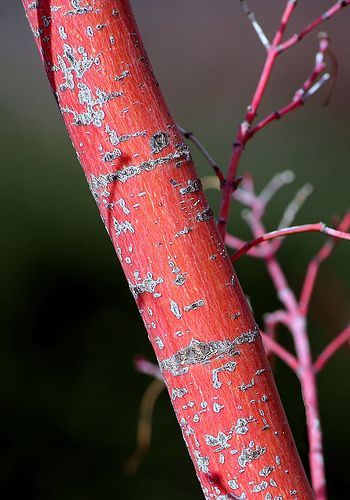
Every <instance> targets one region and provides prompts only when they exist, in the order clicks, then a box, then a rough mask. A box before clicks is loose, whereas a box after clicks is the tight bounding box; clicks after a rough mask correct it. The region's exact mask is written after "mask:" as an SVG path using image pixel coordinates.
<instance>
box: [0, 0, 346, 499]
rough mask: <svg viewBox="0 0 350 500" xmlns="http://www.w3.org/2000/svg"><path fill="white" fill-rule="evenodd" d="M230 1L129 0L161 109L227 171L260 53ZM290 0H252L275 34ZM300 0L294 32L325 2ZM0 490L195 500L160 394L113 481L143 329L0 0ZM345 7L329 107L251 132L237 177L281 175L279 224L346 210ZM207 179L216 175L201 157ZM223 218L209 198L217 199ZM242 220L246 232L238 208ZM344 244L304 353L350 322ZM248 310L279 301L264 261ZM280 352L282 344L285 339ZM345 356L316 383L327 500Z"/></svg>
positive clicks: (340, 445) (287, 250)
mask: <svg viewBox="0 0 350 500" xmlns="http://www.w3.org/2000/svg"><path fill="white" fill-rule="evenodd" d="M238 3H239V2H238V1H236V0H220V1H217V0H191V1H188V0H187V1H185V0H176V1H170V0H162V1H161V0H158V1H157V0H147V1H145V0H144V1H142V0H135V1H133V5H134V7H135V13H136V16H137V19H138V21H139V25H140V28H141V31H142V33H143V35H144V40H145V44H146V47H147V49H148V51H149V55H150V57H151V61H152V63H153V65H154V69H155V71H156V74H157V76H158V78H159V81H160V83H161V86H162V88H163V91H164V93H165V96H166V98H167V99H168V103H169V106H170V109H171V111H172V113H173V115H174V117H175V118H176V120H177V121H178V122H179V123H180V124H181V125H182V126H184V127H186V128H188V129H192V130H194V131H196V133H197V134H198V135H199V137H200V138H201V139H202V140H203V141H204V143H205V144H206V145H207V147H208V148H209V150H210V151H211V153H212V154H213V155H214V156H215V157H216V159H217V161H218V162H220V163H221V164H222V165H224V166H225V165H226V164H227V161H228V158H229V154H230V144H231V142H232V140H233V137H234V133H235V130H236V126H237V124H238V122H239V120H240V119H241V118H242V116H243V112H244V109H245V106H246V105H247V104H248V102H249V98H250V96H251V94H252V91H253V89H254V86H255V83H256V80H257V77H258V74H259V71H260V69H261V66H262V63H263V58H264V51H263V49H262V47H261V46H260V45H259V43H258V41H257V39H256V36H255V34H254V32H253V31H252V29H251V27H250V25H249V24H248V22H247V20H246V18H245V17H244V16H243V14H242V13H241V10H240V8H239V5H238ZM284 3H285V2H284V1H283V0H278V1H277V0H263V1H261V0H260V1H259V0H252V1H251V7H252V8H253V9H254V10H255V11H256V14H257V15H258V17H259V19H260V20H261V22H262V23H263V24H264V25H265V27H266V31H267V32H268V33H269V34H271V33H272V30H273V28H274V27H275V26H276V22H277V20H278V17H279V15H280V13H281V10H282V8H283V6H284ZM331 3H332V2H331V0H327V1H326V0H312V1H311V0H309V1H308V2H300V7H298V10H297V13H296V15H295V16H294V17H293V22H292V23H291V27H290V30H289V33H292V32H293V31H294V30H296V29H297V28H298V27H301V26H303V25H304V24H305V23H306V21H308V20H310V19H312V18H313V17H314V16H315V15H316V14H317V13H319V12H320V11H322V9H325V8H326V7H327V6H329V5H330V4H331ZM0 16H1V17H0V37H1V43H0V57H1V62H0V67H1V79H0V88H1V92H0V100H1V103H0V109H1V116H2V117H3V118H2V120H1V124H0V134H1V150H2V161H1V164H2V166H1V184H2V189H1V197H0V200H1V213H2V222H1V225H2V238H1V245H0V252H1V276H2V278H1V285H2V286H1V289H0V294H1V305H2V311H1V316H0V318H1V344H2V345H1V351H0V356H1V358H0V367H1V368H0V369H1V374H0V394H1V455H0V456H1V465H0V474H1V489H2V494H1V498H3V499H6V500H7V499H13V498H19V497H23V498H26V500H31V499H33V500H34V499H35V500H44V499H45V500H79V499H84V500H90V499H91V500H95V499H97V498H98V499H101V500H102V499H116V498H118V499H119V498H120V499H127V500H129V499H130V500H134V499H138V498H143V499H146V498H152V499H153V500H156V499H164V498H166V499H168V500H172V499H174V500H175V499H179V498H183V499H200V498H202V495H201V492H200V489H199V486H198V484H197V481H196V478H195V476H194V473H193V469H192V465H191V463H190V460H189V458H188V456H187V452H186V449H185V447H184V445H183V441H182V438H181V435H180V431H179V429H178V427H177V424H176V421H175V417H174V415H173V413H172V410H171V407H170V404H169V402H168V398H167V395H166V394H165V393H163V394H162V395H161V397H160V399H159V401H158V403H157V406H156V412H155V417H154V439H153V444H152V448H151V450H150V452H149V453H148V455H147V457H146V459H145V461H144V463H143V464H142V466H141V467H140V469H139V471H138V473H137V474H136V475H135V476H132V477H130V476H127V475H126V474H125V473H124V472H123V467H124V463H125V461H126V459H127V457H128V456H129V455H130V454H131V453H132V451H133V449H134V445H135V436H136V425H137V418H138V405H139V402H140V399H141V397H142V394H143V392H144V390H145V388H146V387H147V385H148V384H149V382H150V380H149V379H148V378H147V377H146V376H143V375H140V374H137V373H135V371H134V369H133V365H132V358H133V356H134V355H135V354H137V353H142V354H144V355H145V356H147V357H149V358H150V359H153V355H152V353H151V349H150V346H149V344H148V340H147V335H146V332H145V331H144V329H143V326H142V324H141V320H140V319H139V317H138V312H137V309H136V307H135V305H134V302H133V300H132V297H131V294H130V293H129V290H128V287H127V285H126V283H125V281H124V278H123V275H122V272H121V269H120V266H119V264H118V262H117V259H116V257H115V255H114V253H113V249H112V246H111V244H110V243H109V241H108V237H107V234H106V233H105V231H104V229H103V226H102V224H101V222H100V220H99V216H98V213H97V210H96V207H95V204H94V202H93V199H92V197H91V196H90V194H89V191H88V188H87V184H86V182H85V179H84V176H83V174H82V171H81V169H80V166H79V164H78V162H77V159H76V157H75V154H74V151H73V150H72V147H71V144H70V141H69V139H68V136H67V134H66V132H65V130H64V127H63V123H62V121H61V119H60V116H59V113H58V110H57V108H56V105H55V102H54V100H53V98H52V96H51V93H50V91H49V87H48V85H47V82H46V77H45V75H44V72H43V69H42V67H41V63H40V61H39V57H38V54H37V53H36V49H35V46H34V42H33V40H32V34H31V32H30V30H29V28H28V26H27V22H26V19H25V17H24V15H23V12H22V7H21V2H20V1H19V0H16V1H14V0H1V14H0ZM349 26H350V8H349V9H348V10H344V11H343V12H342V13H341V14H340V15H338V16H337V17H336V18H335V19H333V20H332V21H331V22H330V23H328V25H327V26H326V28H327V30H328V32H329V34H330V36H331V38H332V42H333V43H332V46H333V50H334V52H335V53H336V55H337V58H338V62H339V75H338V81H337V85H336V89H335V93H334V95H333V98H332V101H331V105H330V106H329V107H328V108H324V107H323V106H322V100H323V99H324V97H325V95H326V91H325V90H324V91H322V92H321V93H320V94H319V95H316V96H315V97H314V98H313V99H312V100H310V101H309V102H308V103H307V105H306V106H305V107H304V108H303V109H301V110H298V111H297V112H295V113H294V114H293V115H291V116H289V117H288V119H286V120H283V121H281V122H279V123H277V124H274V125H272V126H271V127H270V128H269V129H268V130H266V131H264V132H262V133H261V135H259V136H258V137H257V138H256V139H254V141H253V142H252V143H251V144H250V145H249V147H248V148H247V152H246V154H245V155H244V160H243V162H242V165H241V172H244V171H247V170H249V171H250V172H252V173H253V174H254V176H255V179H256V181H257V185H258V187H259V189H261V188H262V187H263V186H264V185H265V184H266V182H267V181H268V180H269V179H270V178H271V176H272V175H273V173H275V172H278V171H281V170H284V169H292V170H293V171H294V172H295V173H296V175H297V181H296V184H295V185H294V186H291V187H288V188H285V189H284V190H283V191H282V192H281V193H280V194H279V195H278V196H277V197H276V199H275V201H274V202H273V203H272V204H271V209H270V212H269V214H268V217H267V226H268V228H269V229H273V228H274V227H275V225H276V224H277V223H278V221H279V218H280V215H281V211H282V210H283V207H284V206H285V205H286V204H287V202H288V201H289V200H290V199H291V198H292V196H293V194H294V192H295V189H296V188H297V187H300V186H301V185H302V184H303V183H305V182H311V183H312V184H313V185H314V188H315V191H314V194H313V196H312V197H311V199H310V200H309V201H308V202H307V204H306V205H305V207H304V208H303V209H302V211H301V213H300V214H299V215H298V218H297V222H298V223H303V222H311V221H315V222H316V221H318V220H323V221H325V222H328V223H332V216H333V215H334V214H343V213H344V211H345V210H346V209H347V208H348V199H349V198H348V192H349V180H350V174H349V151H350V99H349V90H350V30H349ZM316 46H317V42H316V34H315V35H311V36H310V37H309V38H308V39H307V40H305V42H303V44H301V45H300V46H298V47H295V48H293V49H292V50H291V51H290V52H288V53H287V54H286V55H285V56H283V58H281V60H279V61H278V64H277V67H276V71H275V73H274V76H273V78H272V82H271V86H270V87H269V90H268V93H267V96H266V99H265V100H264V103H263V105H262V109H261V115H264V114H265V113H266V112H268V111H271V110H274V109H276V108H277V107H279V106H281V105H283V104H284V103H286V102H287V101H288V100H290V98H291V97H292V95H293V93H294V91H295V89H296V88H297V87H298V86H299V85H300V84H301V83H302V82H303V81H304V79H305V77H306V76H307V75H308V74H309V72H310V69H311V67H312V64H313V58H314V53H315V48H316ZM195 157H196V158H197V159H198V161H197V166H198V169H199V171H200V174H201V175H206V174H209V173H210V170H209V168H208V167H207V165H206V164H205V163H204V161H203V160H202V159H201V158H199V157H198V156H197V154H196V153H195ZM210 199H211V202H212V203H213V205H214V208H216V209H217V202H218V198H217V197H216V196H215V195H213V194H210ZM234 208H235V213H234V215H233V219H234V222H235V224H234V225H235V228H237V227H238V229H237V230H238V233H239V234H240V235H241V236H243V237H248V233H247V231H246V229H245V228H244V223H243V222H241V219H240V216H239V214H240V208H239V207H237V206H236V207H234ZM323 241H324V240H323V237H322V236H321V235H317V234H316V235H302V236H295V237H292V238H291V239H289V240H288V241H286V242H285V244H284V247H283V250H282V252H281V260H282V262H283V264H284V266H285V269H286V272H287V275H288V277H289V278H290V282H291V285H292V286H293V288H294V289H296V290H299V289H300V285H301V282H302V278H303V274H304V271H305V266H306V264H307V262H308V260H309V259H310V257H311V256H312V255H313V254H314V252H315V251H316V250H317V249H318V248H319V246H320V245H321V244H322V242H323ZM348 257H349V251H348V246H347V244H346V243H342V244H340V245H339V246H338V247H337V249H336V251H335V252H334V255H333V257H332V259H331V260H330V261H329V262H327V264H325V265H324V267H323V268H322V273H321V275H320V276H319V280H318V282H317V288H316V293H315V295H314V299H313V301H312V308H311V315H310V323H309V326H310V336H311V342H312V345H313V351H314V353H315V354H317V353H319V352H320V350H321V348H322V346H324V345H325V344H326V343H327V342H329V340H330V339H331V338H332V337H333V336H334V335H335V334H336V333H337V332H338V331H340V330H341V329H342V328H343V327H344V326H345V325H346V323H347V322H348V320H349V315H348V312H347V306H348V299H349V291H350V287H349V278H350V271H349V266H348V262H349V258H348ZM237 269H238V273H239V276H240V279H241V281H242V284H243V286H244V289H245V291H246V293H247V294H248V295H249V297H250V300H251V302H252V305H253V307H254V310H255V314H256V317H257V319H258V320H259V321H261V318H262V314H263V313H264V312H267V311H271V310H273V309H274V308H276V307H279V304H278V301H277V299H276V296H275V294H274V291H273V288H272V286H271V283H270V280H269V278H268V276H267V274H266V272H265V269H264V267H263V265H262V264H261V263H260V262H255V261H253V260H252V259H250V258H244V259H242V261H241V262H240V263H239V264H238V265H237ZM281 337H282V338H283V342H284V344H285V345H286V346H288V347H289V348H291V347H292V346H291V342H290V339H289V337H288V335H287V334H286V332H282V333H281ZM348 361H349V353H348V351H347V350H346V349H343V350H342V351H341V352H339V353H338V354H337V355H336V357H335V358H334V359H333V360H332V361H331V362H330V363H329V365H328V366H327V367H326V369H325V370H324V372H323V373H322V374H321V376H320V379H319V389H320V402H321V416H322V424H323V428H324V433H325V459H326V466H327V471H328V480H329V491H330V498H331V499H342V498H344V499H345V498H348V497H347V494H346V491H349V490H348V488H349V472H348V468H349V463H347V461H348V456H349V451H348V450H349V445H350V439H349V433H348V419H349V397H348V395H347V393H348V383H347V377H348ZM276 376H277V383H278V386H279V389H280V392H281V396H282V399H283V402H284V404H285V408H286V411H287V414H288V417H289V419H290V423H291V426H292V429H293V432H294V435H295V438H296V440H297V444H298V447H299V450H300V453H301V455H302V458H303V461H304V463H306V462H307V445H306V429H305V421H304V411H303V406H302V402H301V398H300V393H299V386H298V382H297V381H296V380H295V378H294V376H293V375H292V374H291V373H290V372H289V371H288V370H287V369H286V368H285V367H283V366H282V365H281V364H280V363H278V362H277V364H276Z"/></svg>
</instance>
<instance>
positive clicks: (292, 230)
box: [231, 222, 350, 262]
mask: <svg viewBox="0 0 350 500" xmlns="http://www.w3.org/2000/svg"><path fill="white" fill-rule="evenodd" d="M313 231H315V232H319V233H324V234H326V235H328V236H331V237H332V238H336V239H343V240H349V241H350V233H345V232H343V231H338V230H337V229H332V228H329V227H328V226H326V225H325V224H324V223H323V222H318V223H316V224H303V225H302V226H292V227H287V228H284V229H279V230H277V231H271V232H270V233H266V234H264V235H262V236H259V237H258V238H256V239H255V240H252V241H250V242H248V243H246V244H245V245H244V246H243V247H242V248H240V249H239V250H238V251H237V252H236V253H234V254H233V255H232V256H231V261H232V262H236V261H237V260H238V259H239V258H240V257H242V255H245V254H246V253H247V252H249V250H250V249H251V248H253V247H255V246H256V245H260V244H261V243H263V242H265V241H269V240H273V239H274V238H282V237H284V236H288V235H291V234H299V233H307V232H313Z"/></svg>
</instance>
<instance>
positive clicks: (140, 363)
mask: <svg viewBox="0 0 350 500" xmlns="http://www.w3.org/2000/svg"><path fill="white" fill-rule="evenodd" d="M134 366H135V369H136V370H137V371H138V372H140V373H144V374H146V375H150V376H151V377H153V378H156V379H158V380H164V378H163V375H162V373H161V371H160V369H159V367H158V366H157V365H156V364H154V363H151V362H150V361H148V360H147V359H146V358H144V357H143V356H140V355H139V356H135V358H134Z"/></svg>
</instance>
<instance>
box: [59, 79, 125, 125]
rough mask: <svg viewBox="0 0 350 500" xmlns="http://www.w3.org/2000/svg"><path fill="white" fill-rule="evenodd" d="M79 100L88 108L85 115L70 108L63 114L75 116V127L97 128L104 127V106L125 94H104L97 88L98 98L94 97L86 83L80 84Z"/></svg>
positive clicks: (64, 110) (66, 108)
mask: <svg viewBox="0 0 350 500" xmlns="http://www.w3.org/2000/svg"><path fill="white" fill-rule="evenodd" d="M78 88H79V92H78V100H79V103H80V104H84V105H85V106H86V111H85V112H83V113H78V112H77V111H75V110H73V109H70V108H68V107H65V108H61V112H62V113H71V114H72V115H73V116H74V122H73V124H74V125H77V126H86V125H91V124H92V125H95V127H102V123H103V120H104V118H105V112H104V111H103V106H104V105H105V104H106V103H107V102H108V101H110V100H112V99H115V98H116V97H120V96H122V95H123V92H122V91H120V92H110V93H108V92H104V91H103V90H101V89H99V88H97V89H96V91H95V93H96V97H93V95H92V91H91V89H89V87H88V86H87V85H85V83H78Z"/></svg>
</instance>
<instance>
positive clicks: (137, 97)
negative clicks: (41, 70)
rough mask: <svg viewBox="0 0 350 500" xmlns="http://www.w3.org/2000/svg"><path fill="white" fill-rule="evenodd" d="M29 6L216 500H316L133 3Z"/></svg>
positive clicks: (73, 1)
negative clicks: (132, 10)
mask: <svg viewBox="0 0 350 500" xmlns="http://www.w3.org/2000/svg"><path fill="white" fill-rule="evenodd" d="M23 4H24V7H25V10H26V14H27V17H28V20H29V24H30V26H31V28H32V31H33V33H34V37H35V40H36V43H37V45H38V47H39V50H40V53H41V57H42V59H43V62H44V65H45V69H46V72H47V75H48V78H49V81H50V84H51V87H52V90H53V92H54V95H55V97H56V100H57V102H58V105H59V107H60V110H61V112H62V115H63V118H64V121H65V124H66V127H67V130H68V132H69V134H70V136H71V139H72V142H73V145H74V148H75V149H76V151H77V154H78V158H79V161H80V163H81V165H82V167H83V169H84V172H85V175H86V178H87V181H88V183H89V186H90V189H91V192H92V194H93V196H94V198H95V200H96V203H97V205H98V208H99V211H100V214H101V218H102V220H103V222H104V224H105V226H106V229H107V231H108V234H109V236H110V238H111V240H112V242H113V245H114V248H115V250H116V253H117V255H118V257H119V260H120V262H121V265H122V267H123V270H124V272H125V275H126V278H127V280H128V283H129V287H130V290H131V292H132V294H133V296H134V298H135V300H136V303H137V306H138V308H139V311H140V314H141V315H142V318H143V321H144V324H145V327H146V329H147V332H148V336H149V339H150V341H151V342H152V345H153V347H154V350H155V353H156V355H157V358H158V361H159V364H160V368H161V370H162V372H163V375H164V379H165V382H166V385H167V387H168V390H169V394H170V397H171V400H172V403H173V406H174V409H175V412H176V415H177V418H178V421H179V424H180V426H181V429H182V432H183V436H184V439H185V442H186V445H187V447H188V450H189V453H190V455H191V458H192V460H193V463H194V466H195V468H196V472H197V475H198V478H199V480H200V482H201V486H202V488H203V492H204V495H205V498H206V499H213V498H214V499H220V500H224V499H229V498H236V499H244V498H257V499H259V498H264V499H266V500H268V499H282V498H283V499H286V498H294V499H296V498H298V499H299V500H301V499H302V500H307V499H311V498H312V493H311V490H310V487H309V484H308V481H307V479H306V476H305V473H304V470H303V468H302V465H301V463H300V459H299V456H298V453H297V451H296V448H295V444H294V441H293V438H292V435H291V433H290V430H289V427H288V423H287V421H286V417H285V414H284V412H283V409H282V406H281V403H280V399H279V396H278V394H277V391H276V387H275V384H274V381H273V379H272V376H271V372H270V369H269V365H268V362H267V358H266V355H265V353H264V350H263V347H262V343H261V339H260V335H259V331H258V327H257V326H256V324H255V322H254V319H253V317H252V315H251V312H250V309H249V306H248V305H247V302H246V299H245V297H244V295H243V293H242V290H241V288H240V285H239V283H238V280H237V278H236V276H235V273H234V271H233V269H232V266H231V263H230V261H229V259H228V256H227V253H226V250H225V247H224V244H223V242H222V239H221V237H220V235H219V233H218V230H217V226H216V223H215V221H214V219H213V213H212V211H211V209H210V207H209V206H208V202H207V200H206V198H205V196H204V194H203V191H202V188H201V183H200V180H199V179H198V176H197V174H196V171H195V169H194V166H193V163H192V160H191V156H190V152H189V150H188V148H187V146H186V145H185V144H184V143H183V141H182V138H181V136H180V135H179V132H178V130H177V128H176V125H175V124H174V122H173V120H172V118H171V117H170V115H169V112H168V110H167V107H166V105H165V103H164V100H163V97H162V95H161V92H160V90H159V86H158V83H157V80H156V78H155V76H154V74H153V72H152V69H151V66H150V63H149V61H148V58H147V54H146V52H145V50H144V47H143V44H142V41H141V37H140V34H139V32H138V30H137V27H136V25H135V21H134V18H133V15H132V12H131V9H130V6H129V3H128V1H120V0H94V1H93V0H89V1H88V0H57V1H55V2H54V3H52V4H51V2H50V0H40V1H37V2H33V1H31V0H23ZM164 445H165V446H166V442H165V443H164Z"/></svg>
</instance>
